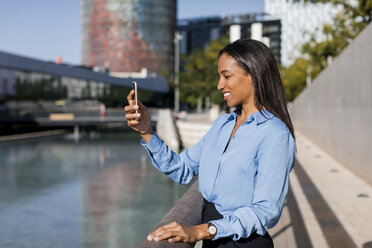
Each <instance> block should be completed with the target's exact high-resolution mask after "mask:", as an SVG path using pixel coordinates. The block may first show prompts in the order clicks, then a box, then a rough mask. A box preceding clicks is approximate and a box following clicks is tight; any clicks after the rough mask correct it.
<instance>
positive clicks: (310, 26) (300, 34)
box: [265, 0, 340, 66]
mask: <svg viewBox="0 0 372 248" xmlns="http://www.w3.org/2000/svg"><path fill="white" fill-rule="evenodd" d="M339 11H340V8H336V7H334V6H333V5H332V4H330V3H328V4H322V3H310V2H307V3H305V2H304V0H265V13H267V14H269V17H268V18H273V19H280V21H281V24H282V27H281V42H282V44H281V56H282V57H281V62H282V64H283V65H285V66H289V65H291V64H292V63H293V62H294V60H295V59H296V58H298V57H299V56H300V55H301V53H300V52H301V46H302V44H304V43H306V42H307V41H309V40H310V36H311V34H313V33H314V34H315V38H316V40H318V41H319V40H322V39H325V37H324V35H322V32H321V31H322V30H321V29H322V24H324V23H332V18H333V17H334V16H335V15H336V14H337V12H339Z"/></svg>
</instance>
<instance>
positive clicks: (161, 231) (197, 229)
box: [147, 222, 209, 243]
mask: <svg viewBox="0 0 372 248" xmlns="http://www.w3.org/2000/svg"><path fill="white" fill-rule="evenodd" d="M207 228H208V224H201V225H197V226H189V225H182V224H179V223H177V222H172V223H170V224H168V225H165V226H162V227H159V228H158V229H156V230H155V231H153V232H152V233H150V234H149V236H147V240H148V241H160V240H165V239H168V241H169V242H185V243H196V242H197V241H199V240H202V239H206V238H208V237H209V234H208V232H207Z"/></svg>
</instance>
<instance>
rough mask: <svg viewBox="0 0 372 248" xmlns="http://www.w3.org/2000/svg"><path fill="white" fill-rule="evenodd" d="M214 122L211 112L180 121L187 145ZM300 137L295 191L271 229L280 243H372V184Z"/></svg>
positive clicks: (279, 246)
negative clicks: (209, 115) (210, 119)
mask: <svg viewBox="0 0 372 248" xmlns="http://www.w3.org/2000/svg"><path fill="white" fill-rule="evenodd" d="M211 123H212V122H211V121H209V120H208V115H205V114H199V115H197V114H194V115H192V114H191V115H190V114H189V115H188V116H187V118H186V120H183V121H178V122H177V125H178V127H179V128H180V133H181V138H183V139H187V142H183V144H184V146H190V145H192V141H190V137H193V140H194V141H195V142H196V141H197V140H198V138H197V133H199V136H200V137H201V136H202V135H203V133H204V132H205V131H206V130H207V129H208V127H209V126H210V125H211ZM190 128H191V129H192V130H193V131H190ZM185 130H186V131H185ZM187 130H189V131H187ZM197 130H199V131H197ZM203 130H204V131H203ZM189 132H191V135H190V133H189ZM296 138H297V155H296V163H295V165H294V168H293V170H292V172H291V174H290V180H291V182H290V184H291V187H290V191H289V193H288V196H287V199H286V202H285V205H284V209H283V213H282V217H281V219H280V221H279V223H278V224H277V225H276V226H275V227H274V228H272V229H270V230H269V232H270V234H271V236H272V237H273V240H274V244H275V247H276V248H285V247H298V248H300V247H301V248H303V247H316V248H318V247H321V248H333V247H359V248H368V247H372V225H371V223H372V214H371V213H372V186H371V185H370V184H368V183H366V182H365V181H364V180H362V179H361V178H360V177H358V176H356V175H355V174H353V173H352V172H351V171H350V170H348V169H347V168H346V167H344V166H343V165H342V164H341V163H339V162H338V161H337V159H336V158H332V157H331V156H330V155H328V154H327V153H326V152H325V151H323V150H321V149H320V148H319V147H318V146H316V145H315V144H314V143H312V142H311V141H310V140H309V139H308V138H307V137H305V136H304V135H303V134H301V133H299V132H296Z"/></svg>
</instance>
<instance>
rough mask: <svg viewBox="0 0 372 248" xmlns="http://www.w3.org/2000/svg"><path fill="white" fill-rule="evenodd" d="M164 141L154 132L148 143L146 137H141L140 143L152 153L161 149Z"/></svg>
mask: <svg viewBox="0 0 372 248" xmlns="http://www.w3.org/2000/svg"><path fill="white" fill-rule="evenodd" d="M163 143H164V141H162V140H161V139H160V137H159V136H158V135H157V134H156V132H154V133H153V134H152V136H151V139H150V141H149V143H146V141H145V140H144V139H141V141H140V144H141V145H142V146H143V147H145V148H146V149H147V150H149V151H150V152H151V153H156V152H158V151H160V149H161V146H162V145H163Z"/></svg>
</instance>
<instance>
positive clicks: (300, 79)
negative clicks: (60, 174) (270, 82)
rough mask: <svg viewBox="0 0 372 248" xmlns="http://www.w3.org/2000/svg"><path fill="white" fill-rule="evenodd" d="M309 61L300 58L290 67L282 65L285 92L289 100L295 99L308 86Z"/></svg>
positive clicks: (281, 71)
mask: <svg viewBox="0 0 372 248" xmlns="http://www.w3.org/2000/svg"><path fill="white" fill-rule="evenodd" d="M308 64H309V63H308V61H307V60H305V59H303V58H298V59H296V61H295V62H294V63H293V64H292V65H291V66H289V67H288V68H285V67H280V73H281V77H282V81H283V87H284V93H285V97H286V100H287V101H293V99H295V98H296V96H297V95H298V94H300V93H301V91H302V90H303V89H304V88H305V87H306V76H307V67H308Z"/></svg>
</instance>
